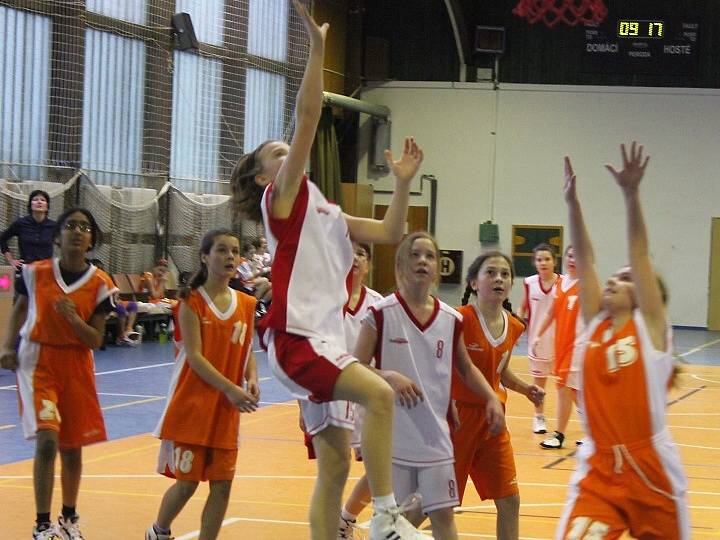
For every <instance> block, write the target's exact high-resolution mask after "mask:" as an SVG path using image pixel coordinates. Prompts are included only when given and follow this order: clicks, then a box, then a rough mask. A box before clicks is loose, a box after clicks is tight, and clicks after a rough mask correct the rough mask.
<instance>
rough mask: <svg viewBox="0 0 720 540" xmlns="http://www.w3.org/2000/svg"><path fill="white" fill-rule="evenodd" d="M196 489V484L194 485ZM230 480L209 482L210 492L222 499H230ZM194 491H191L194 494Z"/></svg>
mask: <svg viewBox="0 0 720 540" xmlns="http://www.w3.org/2000/svg"><path fill="white" fill-rule="evenodd" d="M195 487H197V484H196V485H195ZM231 488H232V480H213V481H211V482H210V492H211V493H213V494H214V495H216V496H218V497H222V498H223V499H229V498H230V489H231ZM194 491H195V490H193V492H194Z"/></svg>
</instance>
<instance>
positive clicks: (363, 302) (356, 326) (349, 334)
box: [343, 285, 383, 353]
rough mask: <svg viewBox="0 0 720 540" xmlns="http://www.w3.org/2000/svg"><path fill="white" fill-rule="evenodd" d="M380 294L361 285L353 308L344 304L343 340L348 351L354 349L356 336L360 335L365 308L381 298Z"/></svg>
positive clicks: (350, 351)
mask: <svg viewBox="0 0 720 540" xmlns="http://www.w3.org/2000/svg"><path fill="white" fill-rule="evenodd" d="M382 299H383V297H382V295H381V294H380V293H379V292H377V291H373V290H372V289H370V288H368V287H366V286H365V285H363V286H362V287H361V289H360V300H359V301H358V304H357V306H355V309H354V310H353V309H350V308H349V307H348V305H347V304H345V318H344V319H343V326H344V327H345V342H346V343H347V346H348V352H349V353H352V352H353V350H354V349H355V344H356V343H357V339H358V336H359V335H360V327H361V325H362V321H363V318H365V312H366V311H367V309H368V308H369V307H370V306H372V305H374V304H377V303H378V302H379V301H380V300H382Z"/></svg>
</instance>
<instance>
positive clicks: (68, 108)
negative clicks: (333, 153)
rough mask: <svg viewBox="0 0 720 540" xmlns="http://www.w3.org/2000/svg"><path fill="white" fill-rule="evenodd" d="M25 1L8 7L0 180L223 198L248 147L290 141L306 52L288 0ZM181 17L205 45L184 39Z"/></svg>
mask: <svg viewBox="0 0 720 540" xmlns="http://www.w3.org/2000/svg"><path fill="white" fill-rule="evenodd" d="M17 6H19V7H7V6H4V5H3V6H0V32H2V34H3V36H4V39H2V40H0V120H1V121H0V178H3V177H4V178H6V179H10V180H13V181H21V180H42V179H48V178H50V177H51V176H52V179H55V178H57V179H60V180H64V179H67V178H68V177H69V176H71V175H72V174H73V173H74V172H76V171H77V170H79V169H83V170H84V171H85V172H86V174H87V175H88V176H89V177H90V178H92V180H93V181H94V182H96V183H98V184H106V185H115V186H125V187H129V186H136V187H154V188H159V187H160V186H161V185H162V184H163V183H164V181H166V180H171V181H172V182H173V184H174V185H175V186H176V187H178V188H179V189H181V190H183V191H191V192H196V193H217V194H221V193H226V194H227V193H228V190H227V180H228V177H229V173H230V171H231V170H232V167H233V165H234V164H235V162H236V161H237V159H238V158H239V157H240V155H241V154H242V153H243V152H244V151H246V150H251V149H252V148H254V147H255V146H256V145H257V144H259V143H260V142H262V141H263V140H265V139H268V138H275V139H283V138H285V139H286V138H287V137H288V134H289V130H290V129H291V127H292V126H291V123H292V117H293V108H294V100H295V95H296V93H297V88H298V85H299V83H300V79H301V77H302V73H303V68H304V64H305V59H306V56H307V36H306V35H305V31H304V29H303V28H302V22H301V20H300V18H299V17H298V16H297V14H296V13H295V12H294V10H293V9H292V8H291V7H290V2H289V0H174V1H168V0H123V1H122V2H118V1H117V0H85V1H64V2H56V1H52V2H49V1H48V2H18V3H17ZM178 12H186V13H188V14H189V15H190V16H191V19H192V23H193V27H194V31H195V34H196V36H197V39H198V41H199V43H200V45H199V50H197V51H181V50H178V49H177V48H176V47H174V45H173V41H172V39H171V37H170V27H171V19H172V16H173V14H174V13H178ZM3 59H4V60H5V61H4V62H3Z"/></svg>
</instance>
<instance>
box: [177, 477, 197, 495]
mask: <svg viewBox="0 0 720 540" xmlns="http://www.w3.org/2000/svg"><path fill="white" fill-rule="evenodd" d="M197 487H198V482H191V481H189V480H178V482H177V485H176V488H175V489H177V492H178V495H180V497H182V498H183V499H189V498H190V497H192V496H193V495H194V494H195V490H196V489H197Z"/></svg>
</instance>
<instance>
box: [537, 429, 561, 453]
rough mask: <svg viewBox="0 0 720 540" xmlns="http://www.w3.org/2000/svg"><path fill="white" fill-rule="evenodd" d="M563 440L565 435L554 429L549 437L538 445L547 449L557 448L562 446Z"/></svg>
mask: <svg viewBox="0 0 720 540" xmlns="http://www.w3.org/2000/svg"><path fill="white" fill-rule="evenodd" d="M564 442H565V435H563V434H562V433H559V432H557V431H556V432H555V433H553V434H552V435H551V436H550V437H548V438H547V439H545V440H544V441H543V442H541V443H540V446H541V447H543V448H548V449H549V450H559V449H560V448H562V447H563V443H564Z"/></svg>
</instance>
